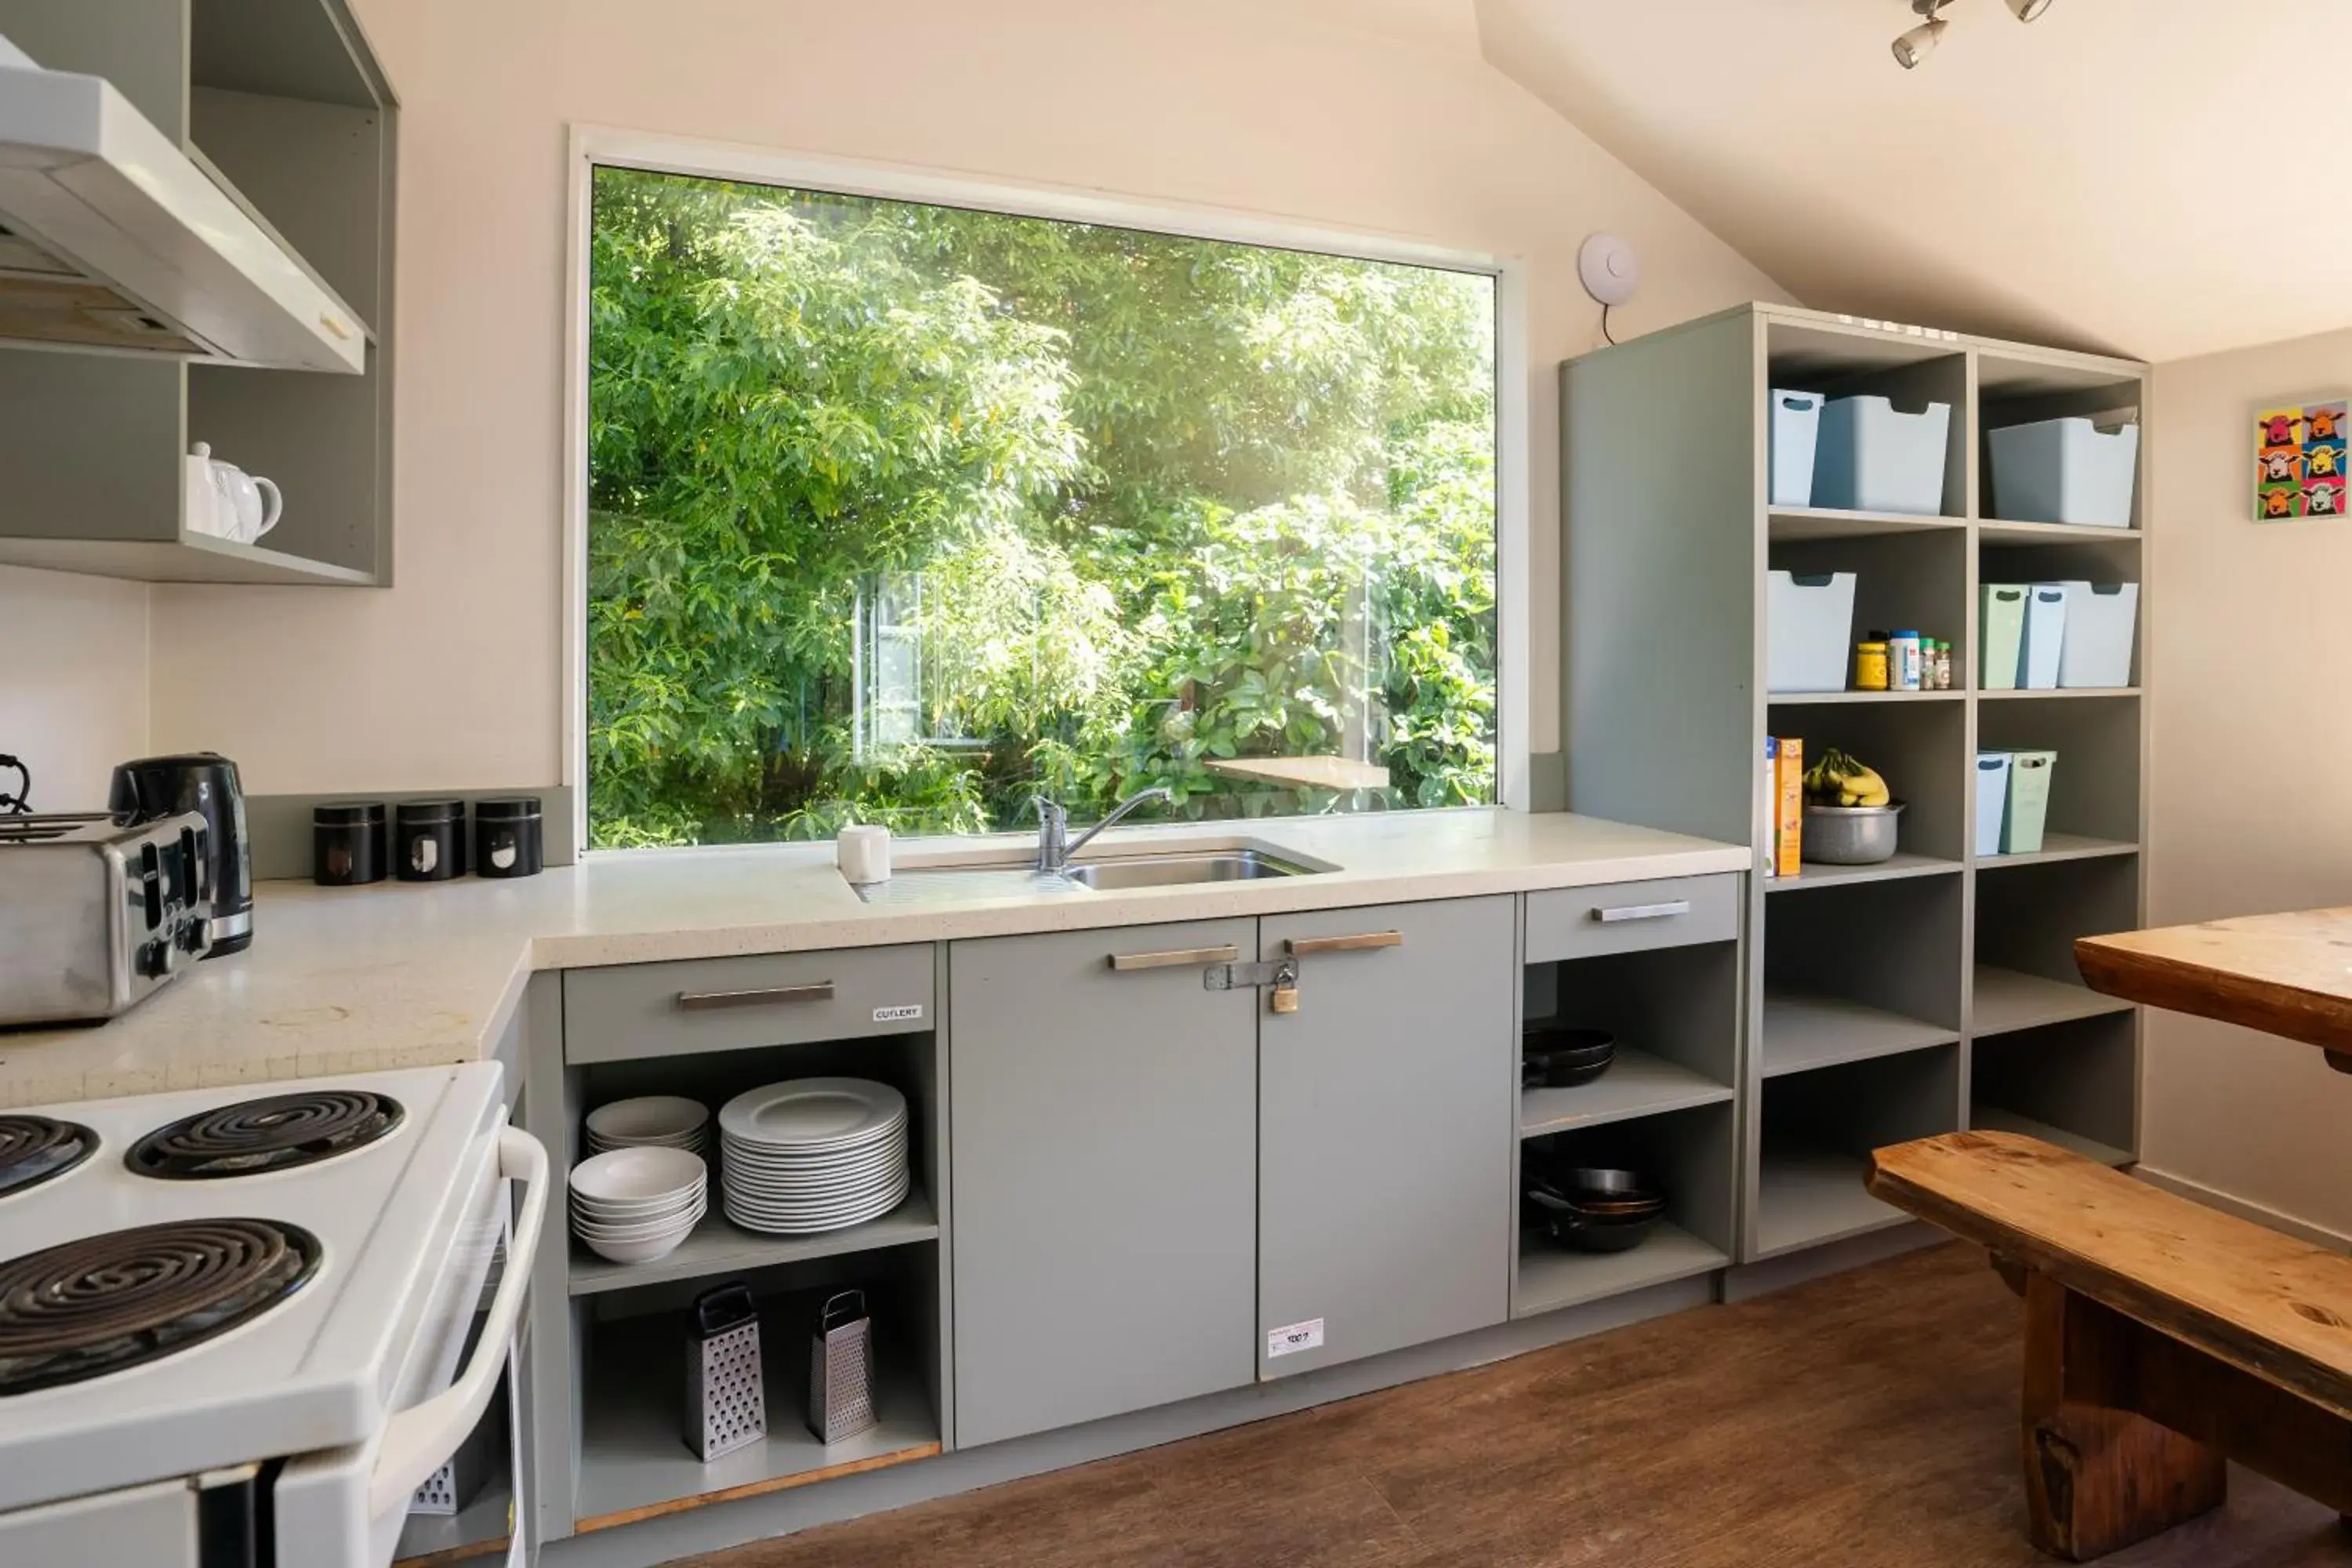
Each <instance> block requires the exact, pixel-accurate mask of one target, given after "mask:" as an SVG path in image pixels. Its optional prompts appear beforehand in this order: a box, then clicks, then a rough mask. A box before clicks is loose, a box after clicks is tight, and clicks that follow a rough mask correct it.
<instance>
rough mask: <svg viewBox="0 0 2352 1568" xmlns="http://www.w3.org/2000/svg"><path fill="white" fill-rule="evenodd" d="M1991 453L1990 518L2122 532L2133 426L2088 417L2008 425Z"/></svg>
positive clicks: (2128, 505) (2134, 445) (2135, 444)
mask: <svg viewBox="0 0 2352 1568" xmlns="http://www.w3.org/2000/svg"><path fill="white" fill-rule="evenodd" d="M1986 439H1987V441H1988V442H1989V443H1990V446H1991V448H1992V515H1993V516H1995V517H2000V518H2007V519H2009V520H2010V521H2013V522H2077V523H2088V524H2091V525H2093V526H2095V527H2099V528H2129V527H2130V526H2131V515H2132V485H2133V482H2134V481H2135V480H2136V479H2137V477H2138V474H2139V426H2138V425H2137V423H2130V424H2117V423H2109V424H2107V425H2106V426H2105V427H2104V428H2102V426H2101V425H2100V422H2099V421H2096V420H2092V419H2044V420H2042V421H2041V422H2040V423H2039V424H2034V425H2012V426H2009V427H2008V428H2007V429H2005V430H1995V431H1993V432H1992V433H1991V434H1990V436H1989V437H1986Z"/></svg>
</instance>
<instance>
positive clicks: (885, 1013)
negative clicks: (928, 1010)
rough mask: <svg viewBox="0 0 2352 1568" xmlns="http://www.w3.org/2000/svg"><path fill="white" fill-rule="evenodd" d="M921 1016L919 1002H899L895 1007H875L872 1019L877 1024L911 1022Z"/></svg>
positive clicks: (921, 1007) (921, 1009) (921, 1011)
mask: <svg viewBox="0 0 2352 1568" xmlns="http://www.w3.org/2000/svg"><path fill="white" fill-rule="evenodd" d="M922 1016H923V1005H922V1004H921V1003H920V1002H901V1003H899V1004H898V1005H897V1006H895V1007H877V1008H875V1009H874V1021H875V1022H876V1023H877V1024H911V1023H914V1022H915V1021H917V1020H918V1019H919V1018H921V1017H922Z"/></svg>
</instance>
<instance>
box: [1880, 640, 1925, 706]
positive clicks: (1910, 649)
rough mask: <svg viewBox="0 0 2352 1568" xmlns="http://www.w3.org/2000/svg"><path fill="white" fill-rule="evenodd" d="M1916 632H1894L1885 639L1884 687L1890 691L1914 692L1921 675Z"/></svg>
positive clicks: (1917, 687) (1919, 650)
mask: <svg viewBox="0 0 2352 1568" xmlns="http://www.w3.org/2000/svg"><path fill="white" fill-rule="evenodd" d="M1920 652H1921V649H1920V646H1919V634H1918V633H1917V632H1896V633H1895V635H1894V636H1892V637H1888V638H1887V639H1886V687H1887V689H1888V690H1890V691H1916V690H1918V689H1919V681H1920V679H1921V675H1922V670H1921V666H1920V662H1919V655H1920Z"/></svg>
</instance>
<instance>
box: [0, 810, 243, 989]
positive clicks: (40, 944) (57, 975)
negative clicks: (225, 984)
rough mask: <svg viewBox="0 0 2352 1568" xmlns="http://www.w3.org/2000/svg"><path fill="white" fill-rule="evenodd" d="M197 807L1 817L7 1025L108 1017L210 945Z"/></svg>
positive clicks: (1, 954)
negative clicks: (142, 817) (130, 814)
mask: <svg viewBox="0 0 2352 1568" xmlns="http://www.w3.org/2000/svg"><path fill="white" fill-rule="evenodd" d="M207 831H208V830H207V829H206V827H205V819H204V818H203V817H201V816H197V815H196V814H195V813H194V812H186V813H183V814H182V815H180V816H166V817H160V818H158V819H156V820H155V821H152V822H142V823H141V824H139V825H138V826H123V824H122V820H121V818H119V817H115V816H108V815H106V814H104V813H102V812H100V813H90V814H88V815H84V814H80V813H74V814H64V813H59V814H52V815H34V816H0V1026H12V1025H24V1024H68V1023H79V1022H87V1021H92V1020H97V1019H101V1018H111V1017H113V1016H115V1015H116V1014H118V1013H121V1012H122V1011H123V1010H124V1009H126V1008H128V1007H131V1006H133V1005H136V1004H138V1003H139V1002H140V1001H142V1000H143V999H144V998H145V997H146V996H148V995H149V994H152V992H154V991H155V990H157V989H158V988H160V987H162V986H163V985H165V984H169V983H170V982H171V981H172V980H173V978H174V977H175V976H177V975H178V973H180V971H181V970H182V969H183V968H185V967H188V966H190V965H192V964H193V963H194V962H195V960H197V959H199V958H202V957H203V956H204V955H205V952H207V951H208V950H209V948H210V946H211V938H210V937H209V936H208V935H207V934H206V922H207V921H208V920H209V919H210V917H211V913H212V893H211V889H210V887H209V886H208V884H207V880H206V870H205V868H206V865H207V855H208V852H209V849H210V845H209V842H208V840H207V837H206V834H207Z"/></svg>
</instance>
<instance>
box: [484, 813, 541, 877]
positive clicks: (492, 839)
mask: <svg viewBox="0 0 2352 1568" xmlns="http://www.w3.org/2000/svg"><path fill="white" fill-rule="evenodd" d="M544 832H545V829H544V827H543V826H542V824H541V813H540V805H539V796H537V795H508V796H506V797H504V798H502V799H499V800H478V801H476V802H475V803H474V875H475V876H477V877H536V876H538V875H539V873H540V871H541V868H544V867H545V865H546V864H547V849H546V843H545V838H544Z"/></svg>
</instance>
